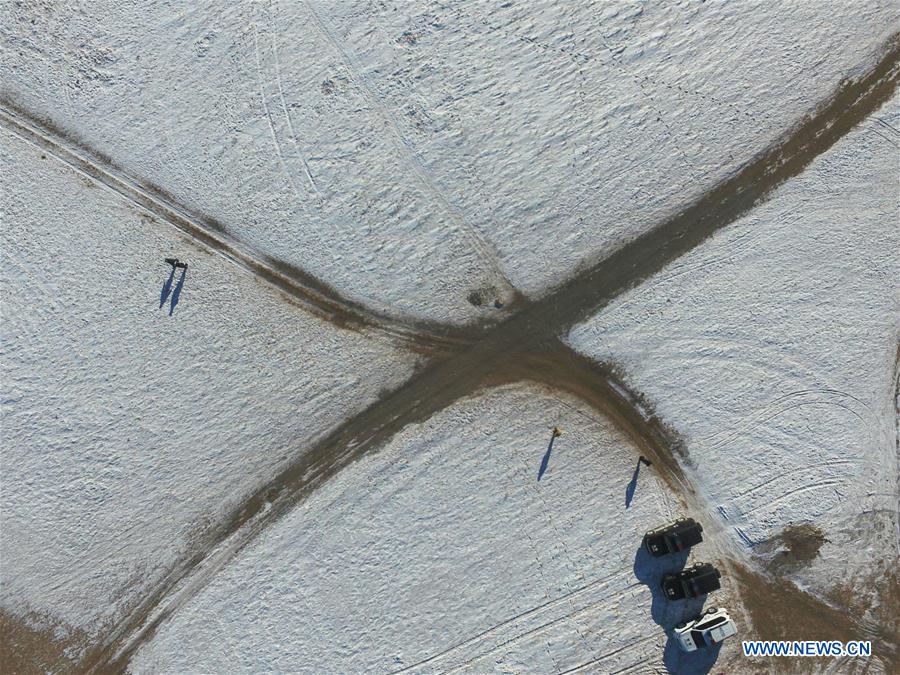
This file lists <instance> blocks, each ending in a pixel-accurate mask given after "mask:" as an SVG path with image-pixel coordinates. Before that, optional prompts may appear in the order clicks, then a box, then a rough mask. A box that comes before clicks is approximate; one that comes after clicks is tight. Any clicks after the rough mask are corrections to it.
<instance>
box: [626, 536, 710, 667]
mask: <svg viewBox="0 0 900 675" xmlns="http://www.w3.org/2000/svg"><path fill="white" fill-rule="evenodd" d="M687 559H688V551H682V552H681V553H679V554H678V555H667V556H663V557H661V558H654V557H653V556H651V555H650V554H649V553H647V551H646V549H645V548H644V547H643V546H641V547H639V548H638V551H637V555H635V557H634V576H635V577H636V578H637V580H638V581H640V582H641V583H643V584H645V585H646V586H647V587H648V588H649V589H650V594H651V597H652V604H651V606H650V615H651V616H652V617H653V621H655V622H656V624H657V625H659V626H660V627H661V628H662V629H663V630H664V631H665V633H666V635H667V636H668V641H667V642H666V648H665V652H664V653H663V663H664V664H665V666H666V670H667V671H668V672H670V673H678V674H679V675H682V674H683V675H693V674H694V673H698V674H703V673H708V672H709V671H710V669H711V668H712V667H713V665H714V664H715V662H716V659H718V658H719V650H720V649H721V645H718V646H716V647H715V648H713V649H698V650H697V651H696V652H691V653H687V652H683V651H681V649H680V648H679V647H678V643H677V642H675V640H674V639H673V638H672V629H673V628H674V627H675V624H677V623H680V622H682V621H690V620H691V619H693V618H694V617H696V616H697V615H699V614H700V613H701V612H702V611H703V603H704V602H705V600H706V596H703V597H700V598H689V599H687V600H676V601H674V602H673V601H670V600H667V599H666V596H665V595H664V594H663V592H662V589H661V588H660V587H659V582H660V581H661V580H662V576H663V574H666V573H674V572H678V571H680V570H682V569H684V566H685V565H686V564H687Z"/></svg>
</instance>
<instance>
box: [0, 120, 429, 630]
mask: <svg viewBox="0 0 900 675" xmlns="http://www.w3.org/2000/svg"><path fill="white" fill-rule="evenodd" d="M0 157H2V160H0V162H2V164H0V194H2V195H3V204H2V226H0V251H2V284H3V304H2V352H0V359H2V366H3V371H2V383H0V390H2V395H0V400H2V407H0V412H2V429H3V463H2V490H0V509H2V514H3V518H2V520H3V547H2V572H0V573H2V586H3V595H2V609H3V610H4V611H7V612H11V613H13V614H15V615H20V616H21V615H24V614H26V613H31V614H32V615H37V616H41V617H43V618H44V620H45V622H47V623H49V624H50V625H57V624H62V625H65V626H68V627H69V629H71V630H76V629H77V630H79V631H83V632H85V633H87V634H89V635H93V636H96V634H97V633H98V632H101V631H102V630H107V629H108V628H109V625H108V624H109V622H111V621H113V620H117V619H120V618H121V616H122V613H123V611H124V610H125V609H127V608H128V607H129V606H130V604H133V603H134V602H135V601H136V600H137V599H139V598H140V597H141V596H142V594H143V593H144V592H146V589H148V588H149V587H151V586H152V585H153V583H154V582H155V581H156V580H157V579H158V577H159V575H160V574H161V573H162V572H164V571H166V570H167V569H168V568H169V567H170V566H171V564H172V561H173V560H174V558H175V557H176V556H177V555H179V554H182V553H184V552H185V551H186V550H188V548H189V545H190V543H191V541H192V540H193V539H194V538H195V537H198V536H201V535H202V534H203V531H204V529H205V527H206V526H207V525H208V524H209V523H211V522H214V521H216V520H217V519H219V518H220V517H221V514H222V513H223V511H224V510H225V509H226V508H228V507H230V506H232V505H233V504H234V503H236V502H237V501H238V500H239V498H240V497H242V496H243V494H244V492H245V491H247V490H249V489H250V488H251V487H253V485H254V484H256V483H258V482H260V481H261V480H263V479H265V478H268V476H269V475H271V473H273V472H274V471H275V469H276V468H277V467H278V466H279V465H280V464H281V463H282V462H283V460H284V459H285V458H287V457H288V456H289V455H292V454H293V453H295V452H296V450H297V448H298V446H303V445H305V444H306V443H308V442H309V440H310V439H311V438H313V437H316V436H318V435H320V434H322V433H324V432H325V431H327V430H328V429H329V428H330V427H331V426H333V425H334V424H335V423H337V422H338V421H339V420H341V419H342V418H343V417H344V416H346V415H347V414H351V413H353V412H354V411H355V410H358V409H360V408H361V407H363V406H364V405H366V404H367V403H368V402H370V401H371V400H372V399H374V398H375V397H376V396H377V395H378V394H379V392H380V389H382V388H384V387H389V386H394V385H396V384H397V383H399V382H401V381H402V380H404V379H405V378H406V377H407V376H408V375H409V373H410V372H411V367H412V365H413V362H414V359H413V358H411V357H410V356H408V355H406V354H404V353H400V352H398V351H397V350H396V349H395V348H394V347H392V346H390V345H388V344H385V343H382V342H378V341H373V340H370V339H367V338H365V337H363V336H362V335H359V334H356V333H352V332H348V331H341V330H338V329H336V328H334V327H332V326H331V325H330V324H327V323H324V322H322V321H319V320H317V319H314V318H311V317H310V316H309V315H308V314H306V313H305V312H304V311H302V310H300V309H299V308H296V307H294V306H292V305H290V304H288V303H286V302H285V301H284V299H283V297H282V296H280V295H279V294H277V293H274V292H272V291H271V290H269V289H268V288H267V287H265V286H263V285H261V284H260V283H258V282H257V281H256V280H255V279H253V278H252V277H250V276H247V275H243V274H240V273H236V268H235V267H234V266H232V265H230V264H228V263H227V262H225V261H224V260H223V259H222V258H220V257H218V256H214V255H210V254H208V253H204V252H202V251H201V250H200V249H198V248H196V247H195V246H193V245H191V244H189V243H187V242H186V241H185V240H182V239H180V238H178V237H176V236H174V235H173V231H172V230H171V229H170V228H168V227H167V226H165V225H163V224H161V223H158V222H150V221H149V220H148V218H147V217H146V216H145V215H143V214H142V213H140V212H138V211H136V210H135V209H133V208H131V207H130V206H128V205H125V204H123V203H122V201H121V200H120V199H119V198H118V196H117V195H114V194H113V193H110V192H108V191H106V190H104V189H102V188H99V187H96V185H94V184H92V183H91V182H90V181H89V180H87V179H86V178H84V177H82V176H80V175H79V174H76V173H75V172H73V171H71V170H69V169H67V168H63V165H61V164H60V163H59V162H57V161H55V160H54V159H52V158H48V159H44V158H42V154H41V152H40V151H39V150H38V149H36V148H35V147H33V146H31V145H29V144H27V143H25V142H23V141H21V140H20V139H18V138H17V137H14V136H12V135H10V134H8V133H7V132H5V131H3V132H0ZM169 255H175V256H177V257H179V258H181V259H182V260H186V261H188V262H189V264H190V267H189V270H188V272H187V275H186V277H185V280H184V284H183V286H182V289H181V291H180V296H179V299H178V302H177V305H176V307H175V308H174V311H173V313H172V315H171V316H170V315H169V311H168V310H169V308H170V307H171V297H172V296H171V295H170V297H169V300H168V301H167V303H166V305H165V307H163V308H159V301H160V294H161V287H162V286H163V282H164V280H165V279H166V277H167V276H168V270H169V268H168V267H167V266H166V265H164V264H163V263H162V260H163V258H164V257H166V256H169ZM177 279H178V276H176V278H175V283H174V284H173V291H174V286H175V285H177ZM69 629H66V630H69ZM63 633H65V630H64V631H63ZM57 637H62V636H60V635H57Z"/></svg>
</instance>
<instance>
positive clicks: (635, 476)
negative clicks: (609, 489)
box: [625, 460, 641, 509]
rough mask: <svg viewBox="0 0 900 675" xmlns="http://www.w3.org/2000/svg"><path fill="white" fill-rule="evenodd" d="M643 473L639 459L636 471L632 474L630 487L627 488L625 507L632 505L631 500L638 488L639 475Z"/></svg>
mask: <svg viewBox="0 0 900 675" xmlns="http://www.w3.org/2000/svg"><path fill="white" fill-rule="evenodd" d="M640 473H641V460H638V463H637V466H636V467H634V473H633V474H631V482H629V483H628V487H626V488H625V508H626V509H627V508H628V507H629V506H631V501H632V500H633V499H634V491H635V490H636V489H637V482H638V475H639V474H640Z"/></svg>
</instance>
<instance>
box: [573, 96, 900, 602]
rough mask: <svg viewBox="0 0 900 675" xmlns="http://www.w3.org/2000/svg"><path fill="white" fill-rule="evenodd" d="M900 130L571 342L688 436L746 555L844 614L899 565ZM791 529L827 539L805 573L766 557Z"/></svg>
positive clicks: (803, 186)
mask: <svg viewBox="0 0 900 675" xmlns="http://www.w3.org/2000/svg"><path fill="white" fill-rule="evenodd" d="M898 130H900V99H898V98H894V99H893V100H892V101H891V102H890V103H889V104H888V105H887V106H885V107H884V108H883V109H882V110H880V111H879V112H878V113H877V114H876V115H874V116H873V117H870V118H869V119H868V120H866V121H865V122H864V123H863V124H862V125H861V126H860V127H858V128H857V129H855V130H853V131H852V132H851V133H850V134H848V135H847V136H846V137H845V138H844V139H843V140H842V141H840V142H839V143H838V144H837V145H836V146H835V147H834V148H833V149H831V150H830V151H828V152H826V153H825V154H824V155H822V156H821V157H819V158H818V159H817V160H816V161H815V162H813V164H812V165H811V166H810V167H809V168H808V169H807V170H806V172H805V173H804V174H802V175H801V176H799V177H798V178H795V179H794V180H792V181H790V182H788V183H787V184H785V185H784V186H782V187H781V188H780V189H779V190H778V191H777V192H776V193H775V194H774V195H773V196H772V198H771V200H770V201H769V202H768V203H766V204H763V205H761V206H759V207H758V208H757V209H756V210H754V211H753V213H752V214H750V215H749V216H747V217H745V218H743V219H741V220H740V221H738V222H737V223H735V224H734V225H733V226H731V227H729V228H727V229H725V230H723V231H722V232H720V233H719V234H717V235H715V236H714V237H713V238H712V239H711V240H709V241H708V242H706V243H705V244H703V245H702V246H700V247H698V248H696V249H694V250H693V251H692V252H691V253H689V254H687V255H685V256H684V257H683V258H681V259H680V260H679V261H677V262H676V263H675V264H673V265H672V266H671V267H669V268H668V269H666V270H664V271H663V272H662V273H660V274H658V275H657V276H656V277H654V278H653V279H652V280H651V281H649V282H647V283H645V284H643V285H642V286H640V287H638V288H636V289H634V290H633V291H632V292H629V293H626V294H624V295H622V296H621V297H620V298H619V299H618V300H617V301H616V302H615V303H613V304H612V305H611V306H610V307H608V308H607V309H606V310H605V311H603V312H601V313H600V314H599V315H598V316H596V317H594V318H593V319H592V320H590V321H589V322H587V323H585V324H583V325H581V326H579V327H577V328H576V329H575V330H574V331H573V332H572V334H571V335H570V341H571V343H572V344H573V345H574V346H575V347H577V348H578V349H580V350H582V351H583V352H584V353H586V354H588V355H590V356H591V357H593V358H596V359H601V360H613V361H616V362H617V363H619V364H621V365H622V367H623V369H624V370H625V372H626V373H627V379H628V381H629V382H630V384H631V385H632V386H634V387H636V388H637V389H638V390H640V391H643V392H644V393H645V394H647V395H648V396H649V398H650V399H651V401H653V402H654V404H655V406H656V409H657V411H658V412H659V413H660V415H661V416H662V417H663V418H664V419H665V420H666V421H667V422H668V423H669V424H671V425H673V426H674V427H675V428H676V429H677V430H678V431H679V432H680V433H681V434H682V435H683V436H684V439H685V441H686V443H687V451H688V454H689V459H688V462H689V464H690V465H691V466H692V467H693V474H694V476H695V479H696V480H697V481H698V482H699V484H700V485H701V487H702V490H703V492H704V494H705V497H706V499H707V500H709V503H710V505H711V506H714V507H715V508H716V509H717V511H718V515H719V517H720V518H721V519H722V522H723V524H725V525H726V526H727V527H728V529H729V530H730V531H731V533H732V534H733V536H734V539H735V541H736V542H737V543H739V544H741V545H743V546H748V547H750V550H751V551H753V552H754V553H758V554H760V556H762V557H763V559H764V560H768V559H769V558H770V557H771V556H773V555H776V557H775V558H774V559H773V560H772V561H771V562H769V563H768V564H769V566H770V568H771V569H772V570H773V571H776V572H779V573H780V572H788V571H789V572H791V573H793V574H794V576H795V578H796V579H798V580H800V582H801V584H802V585H804V586H806V587H808V588H811V589H813V590H814V591H815V592H816V593H817V594H820V595H821V594H831V595H832V596H833V597H834V598H835V599H839V601H840V602H841V603H842V604H846V603H848V602H849V603H850V604H852V605H859V604H862V605H865V604H867V603H868V602H872V601H873V600H874V597H873V596H875V595H877V594H878V593H880V592H883V591H887V588H888V587H889V585H890V583H891V581H890V579H889V578H886V579H883V578H881V576H880V574H881V573H882V572H884V571H889V570H890V569H891V567H892V566H893V565H894V564H895V563H896V558H897V555H898V540H897V511H896V508H897V504H898V483H897V477H898V465H897V462H898V458H897V449H896V430H895V422H896V416H895V407H894V406H895V399H894V397H895V386H896V382H895V378H896V377H897V372H896V359H897V354H898V351H897V350H898V330H900V322H898V317H900V303H898V297H900V286H898V281H897V280H898V279H900V253H898V251H900V230H898V222H900V201H898V200H900V196H898V189H897V186H898V181H900V167H898V159H897V158H898V154H897V147H898V144H900V131H898ZM791 524H812V525H813V526H814V527H816V528H818V529H820V530H821V531H822V533H823V534H824V537H825V541H824V544H822V542H819V544H820V545H821V550H819V552H818V555H817V556H816V554H815V551H814V550H813V551H812V556H811V557H812V560H811V562H808V563H804V564H797V563H803V561H802V560H798V561H793V560H791V561H787V560H781V559H780V558H778V557H777V553H776V552H777V551H778V550H783V549H784V547H783V546H780V545H776V544H777V542H774V541H768V540H771V539H772V538H775V537H776V536H777V535H779V534H780V533H781V532H782V530H784V529H785V528H786V527H788V526H789V525H791ZM809 532H810V530H807V533H809ZM807 539H808V537H807ZM808 546H812V548H813V549H815V548H816V547H815V545H814V544H813V543H812V542H811V541H806V542H805V545H801V546H798V547H797V548H798V549H803V548H807V547H808ZM795 554H796V555H799V556H800V557H801V558H802V557H803V555H804V554H803V552H802V551H800V552H799V553H798V552H796V551H795ZM805 555H807V556H809V555H810V552H809V550H807V552H806V554H805ZM807 565H808V566H807ZM873 578H874V579H878V582H877V583H871V581H869V580H871V579H873ZM850 589H853V591H852V593H850V595H849V596H848V594H847V591H848V590H850ZM861 601H863V602H861Z"/></svg>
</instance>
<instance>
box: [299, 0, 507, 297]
mask: <svg viewBox="0 0 900 675" xmlns="http://www.w3.org/2000/svg"><path fill="white" fill-rule="evenodd" d="M306 7H307V10H308V11H309V14H310V16H312V18H313V23H314V24H315V25H316V27H317V28H318V29H319V32H320V33H321V34H322V35H323V36H324V37H325V38H326V39H327V40H328V42H329V43H330V44H331V46H332V47H333V48H334V49H335V51H337V53H338V55H339V56H340V58H341V60H342V61H343V62H344V67H345V68H346V69H347V72H348V74H349V75H350V77H351V79H352V80H353V81H355V82H356V83H357V85H358V86H359V88H360V91H361V92H362V93H363V94H364V96H365V98H366V100H367V101H368V102H369V105H370V106H371V107H372V109H373V110H374V111H375V112H376V114H377V116H378V118H379V119H380V120H381V123H382V125H383V126H384V128H385V129H386V130H387V132H388V133H387V135H388V137H389V138H390V140H391V144H392V145H393V146H394V149H395V151H396V152H397V154H399V155H400V157H401V158H402V159H403V161H404V162H405V163H406V165H407V166H408V167H409V168H410V170H411V171H412V173H413V174H414V175H415V177H416V179H417V181H418V182H419V184H420V185H421V186H422V187H423V188H425V190H426V191H428V192H429V193H431V195H432V196H433V197H434V198H435V199H436V200H437V201H438V202H439V203H440V204H441V206H442V207H443V209H444V211H445V212H446V213H447V214H448V215H449V216H450V219H451V220H452V221H453V222H454V224H455V225H456V227H457V229H458V230H459V231H460V232H461V233H462V234H463V236H465V237H466V238H467V239H469V242H470V244H471V245H472V247H473V248H474V249H475V252H476V253H477V254H478V256H479V257H480V258H481V260H482V262H484V263H485V264H486V265H487V266H488V268H489V269H490V270H491V272H492V274H493V276H494V282H495V283H496V284H498V285H499V286H502V287H503V289H504V290H505V291H506V292H505V294H504V298H505V301H506V302H510V301H511V300H513V299H515V298H517V297H518V296H519V292H518V289H516V287H515V286H513V284H512V282H511V281H510V280H509V279H508V278H507V276H506V273H505V272H504V270H503V265H502V264H501V262H500V257H499V255H498V254H497V252H496V251H495V250H494V247H493V245H492V244H491V243H490V242H489V241H488V239H487V238H486V237H485V236H484V235H483V234H482V233H481V232H480V231H479V230H478V228H477V227H475V226H474V225H472V224H471V223H470V222H469V220H468V219H467V217H466V214H465V213H463V211H462V209H460V208H459V207H458V206H455V205H454V204H452V203H451V202H450V200H449V199H448V198H447V195H446V194H444V191H443V190H442V189H441V188H440V187H439V186H438V185H437V183H436V182H435V180H434V179H433V178H432V177H431V176H430V175H429V173H428V171H427V170H426V169H425V167H424V166H422V163H421V162H420V161H419V159H418V157H416V154H415V151H414V150H413V149H412V148H410V146H409V143H408V142H407V141H406V140H405V139H404V138H403V134H402V133H401V132H400V128H399V126H398V124H397V120H396V118H395V116H394V115H393V114H392V113H391V111H390V110H388V108H387V106H386V105H385V103H384V101H382V99H381V97H379V96H378V95H377V94H376V93H375V91H374V90H373V88H372V85H371V84H370V83H369V81H368V79H367V78H366V76H365V73H364V70H363V68H362V67H361V65H360V64H359V62H358V60H357V59H356V57H355V56H354V55H353V54H352V53H351V52H350V51H349V50H348V49H347V48H346V47H345V46H344V45H343V43H342V42H341V41H340V40H339V39H338V37H337V36H336V35H335V34H334V31H333V30H332V29H331V27H330V26H329V25H328V23H327V22H326V20H325V19H323V18H322V17H321V16H320V15H319V12H318V11H317V10H316V8H315V7H314V6H313V3H311V2H309V0H306ZM498 290H499V289H498Z"/></svg>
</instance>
